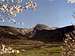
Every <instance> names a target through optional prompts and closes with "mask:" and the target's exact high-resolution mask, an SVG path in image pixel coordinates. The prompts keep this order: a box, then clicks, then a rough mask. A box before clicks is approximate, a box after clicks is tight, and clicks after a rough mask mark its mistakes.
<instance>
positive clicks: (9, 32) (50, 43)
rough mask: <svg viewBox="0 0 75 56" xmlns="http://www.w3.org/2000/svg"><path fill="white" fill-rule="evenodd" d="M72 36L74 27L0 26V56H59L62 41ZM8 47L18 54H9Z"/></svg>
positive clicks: (38, 25)
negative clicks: (29, 27)
mask: <svg viewBox="0 0 75 56" xmlns="http://www.w3.org/2000/svg"><path fill="white" fill-rule="evenodd" d="M74 36H75V26H74V25H70V26H66V27H62V28H55V27H52V28H50V27H48V26H46V25H43V24H37V25H36V26H35V27H33V28H32V29H27V28H16V27H10V26H0V56H42V55H43V56H50V55H51V56H56V55H57V56H60V55H61V51H62V49H61V48H60V47H61V46H62V45H63V43H64V39H68V38H69V37H71V38H72V39H75V38H74ZM3 46H6V47H5V49H2V47H3ZM9 47H11V48H13V49H14V50H18V52H20V53H19V54H17V53H15V54H13V53H11V54H9V53H8V51H9V50H7V49H8V48H9ZM1 50H2V51H1ZM3 50H4V51H3ZM5 51H6V53H5ZM2 53H3V54H2Z"/></svg>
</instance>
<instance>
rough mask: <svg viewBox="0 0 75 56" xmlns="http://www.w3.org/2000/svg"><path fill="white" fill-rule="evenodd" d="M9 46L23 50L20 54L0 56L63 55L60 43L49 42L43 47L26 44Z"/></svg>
mask: <svg viewBox="0 0 75 56" xmlns="http://www.w3.org/2000/svg"><path fill="white" fill-rule="evenodd" d="M9 46H11V47H12V48H14V49H19V50H20V51H21V52H20V54H16V53H15V54H4V55H0V56H61V55H60V53H61V48H60V45H59V44H48V45H45V46H41V47H34V46H33V45H25V44H22V45H21V44H16V45H12V44H11V45H9Z"/></svg>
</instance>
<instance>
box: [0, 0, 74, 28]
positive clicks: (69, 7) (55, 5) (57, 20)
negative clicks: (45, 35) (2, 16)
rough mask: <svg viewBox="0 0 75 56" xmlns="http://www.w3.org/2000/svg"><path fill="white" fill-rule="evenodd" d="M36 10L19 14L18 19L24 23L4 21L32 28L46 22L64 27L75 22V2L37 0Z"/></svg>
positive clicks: (11, 24) (51, 25)
mask: <svg viewBox="0 0 75 56" xmlns="http://www.w3.org/2000/svg"><path fill="white" fill-rule="evenodd" d="M37 3H38V8H37V10H36V11H32V10H30V9H29V10H26V11H24V12H22V13H19V14H17V16H16V19H15V20H16V21H17V23H18V22H23V24H13V23H2V22H0V25H6V26H8V25H10V26H15V27H20V28H32V27H34V26H35V25H36V24H45V25H48V26H49V27H64V26H68V25H72V24H75V19H74V17H73V16H72V15H74V11H75V4H70V3H67V0H37Z"/></svg>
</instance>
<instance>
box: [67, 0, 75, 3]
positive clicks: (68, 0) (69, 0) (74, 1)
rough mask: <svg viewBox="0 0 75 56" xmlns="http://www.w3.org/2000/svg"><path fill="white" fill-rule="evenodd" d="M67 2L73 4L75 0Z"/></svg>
mask: <svg viewBox="0 0 75 56" xmlns="http://www.w3.org/2000/svg"><path fill="white" fill-rule="evenodd" d="M67 3H71V4H73V3H75V0H67Z"/></svg>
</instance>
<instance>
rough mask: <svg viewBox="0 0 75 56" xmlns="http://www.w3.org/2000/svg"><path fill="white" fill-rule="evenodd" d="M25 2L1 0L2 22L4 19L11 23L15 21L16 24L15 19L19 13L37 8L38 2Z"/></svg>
mask: <svg viewBox="0 0 75 56" xmlns="http://www.w3.org/2000/svg"><path fill="white" fill-rule="evenodd" d="M23 2H24V0H0V20H2V21H3V22H4V19H8V20H9V21H10V20H11V19H13V20H12V21H13V22H16V21H15V20H14V18H15V17H16V15H17V13H21V12H23V11H24V10H26V9H29V8H30V9H32V10H35V9H36V8H37V3H36V1H33V0H28V1H27V2H26V3H23ZM12 21H10V22H12Z"/></svg>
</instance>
